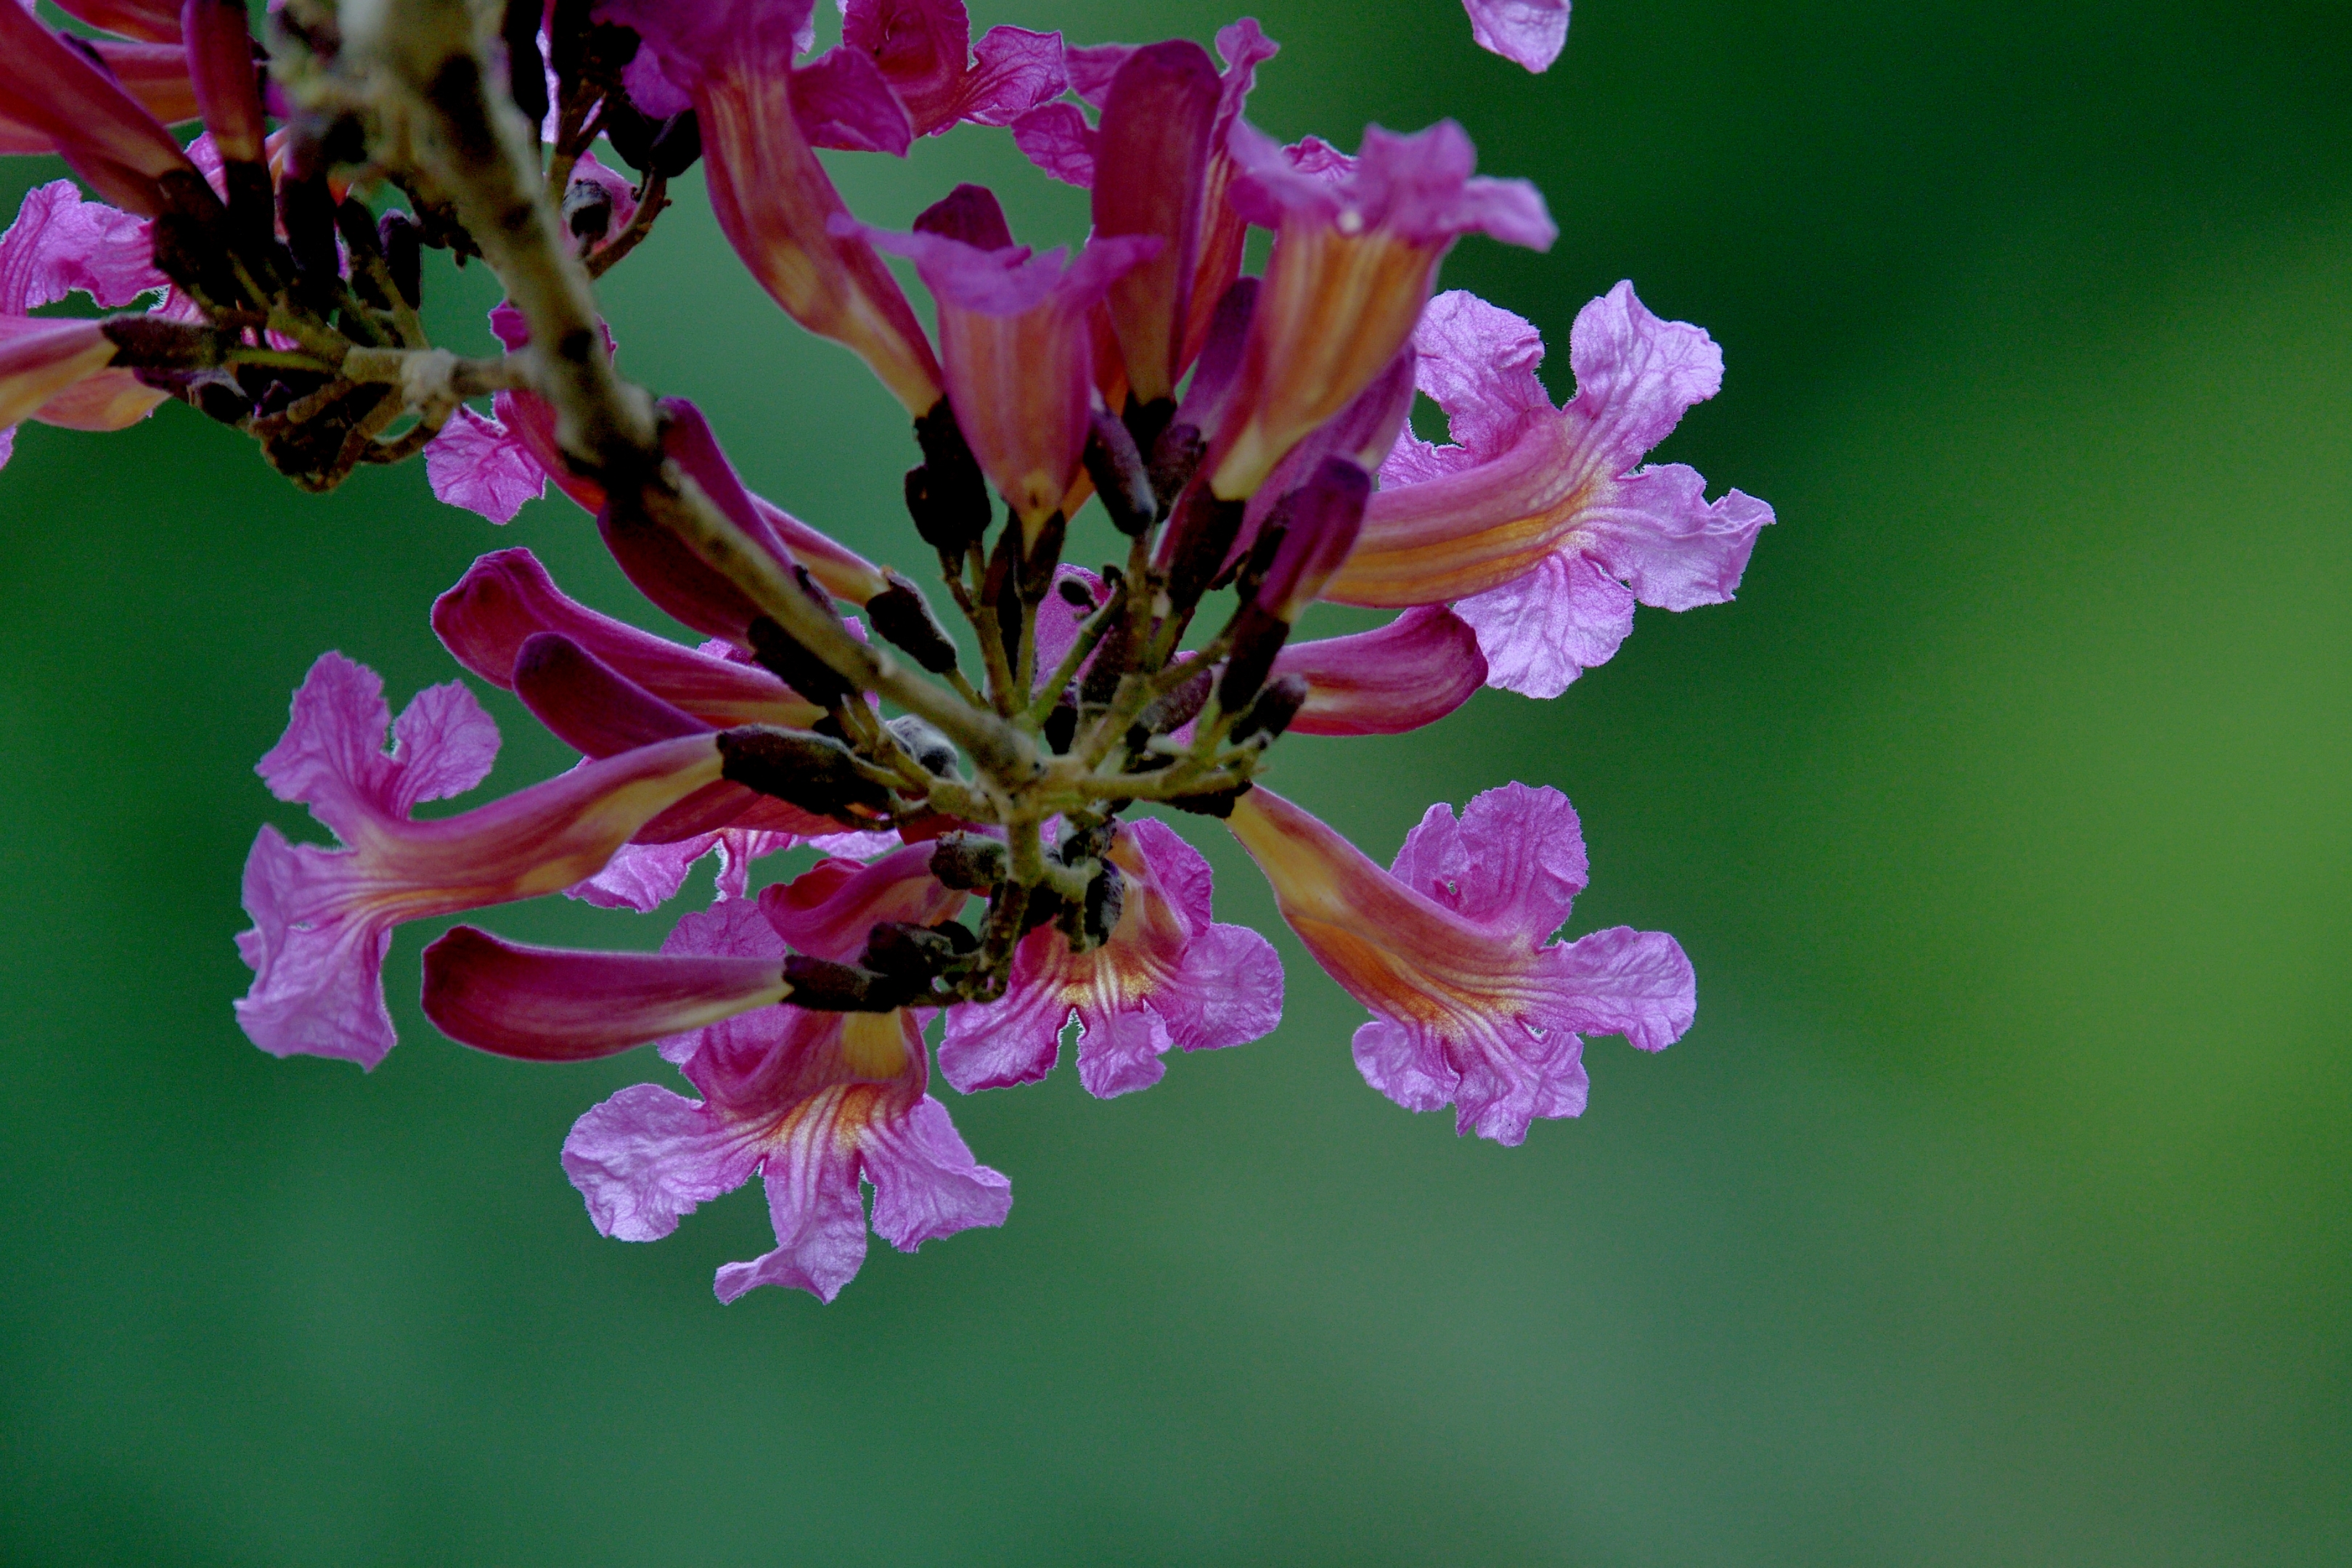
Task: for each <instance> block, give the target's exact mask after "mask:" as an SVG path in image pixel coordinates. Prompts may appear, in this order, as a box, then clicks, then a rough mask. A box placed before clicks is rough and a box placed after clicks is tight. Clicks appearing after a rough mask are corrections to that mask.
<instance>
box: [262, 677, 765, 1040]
mask: <svg viewBox="0 0 2352 1568" xmlns="http://www.w3.org/2000/svg"><path fill="white" fill-rule="evenodd" d="M390 720H391V710H389V709H388V708H387V707H386V706H385V705H384V700H383V681H382V680H381V679H378V677H377V676H376V675H375V674H374V672H373V671H372V670H369V669H366V668H362V666H360V665H357V664H354V663H352V661H351V660H349V659H347V658H343V657H342V656H341V654H333V653H330V654H324V655H321V656H320V659H319V661H318V662H317V663H316V664H314V665H313V666H311V668H310V675H309V676H308V677H306V678H305V679H304V680H303V682H302V687H301V689H300V690H299V691H297V692H296V693H295V694H294V705H293V716H292V719H291V721H290V722H289V724H288V726H287V730H286V735H285V738H284V739H282V740H281V741H279V742H278V744H277V745H276V746H275V747H273V748H272V749H271V750H270V752H269V753H268V755H267V756H265V757H263V758H262V759H261V763H260V765H259V767H258V769H257V772H259V773H260V774H261V776H262V777H263V778H264V779H265V780H267V781H268V784H269V787H270V790H271V792H272V793H273V794H275V795H277V796H278V798H279V799H280V800H299V801H302V802H304V803H306V804H307V805H309V806H310V814H311V815H312V816H315V817H317V818H318V819H319V821H320V822H321V823H323V824H325V825H326V826H328V827H329V828H330V829H331V830H332V831H333V832H334V834H335V837H337V838H339V839H341V841H342V844H343V847H341V848H336V849H328V848H324V847H320V846H317V845H310V844H304V845H293V844H289V843H288V842H287V841H286V839H285V837H284V836H283V835H281V834H280V833H279V832H278V829H277V828H275V827H264V828H263V829H262V830H261V833H260V836H259V837H257V838H256V839H255V840H254V845H253V851H252V854H251V855H250V856H248V857H247V860H246V865H245V908H246V912H247V913H248V914H250V915H251V916H252V917H253V921H254V928H253V929H252V930H251V931H245V932H243V933H242V934H240V935H239V936H238V938H237V951H238V952H240V953H241V954H242V955H243V956H244V958H245V961H246V963H247V965H248V966H249V967H251V968H252V969H253V970H254V971H255V974H254V981H253V986H252V989H251V990H250V991H248V992H247V994H246V996H245V998H244V1000H242V1001H240V1002H239V1003H238V1004H237V1005H236V1014H237V1021H238V1022H239V1023H240V1024H242V1025H243V1026H245V1031H246V1033H247V1035H248V1036H249V1037H251V1038H252V1040H253V1043H254V1044H256V1045H257V1046H259V1047H261V1048H262V1049H264V1050H266V1051H268V1052H269V1053H270V1054H271V1055H273V1056H290V1055H294V1054H297V1053H300V1054H306V1055H311V1056H329V1057H341V1058H344V1059H346V1060H350V1061H356V1062H359V1063H360V1064H361V1065H362V1066H365V1067H373V1066H374V1065H375V1064H376V1063H377V1062H379V1061H381V1060H383V1055H384V1053H385V1052H386V1051H389V1050H390V1049H391V1048H392V1047H393V1043H394V1037H393V1029H392V1017H391V1015H390V1014H389V1013H388V1012H387V1011H386V1010H385V1008H384V1004H383V980H382V976H383V956H384V952H385V951H386V950H387V948H388V947H389V946H390V944H391V941H392V928H393V927H394V926H395V925H398V924H400V923H401V922H403V921H412V920H421V919H425V918H426V917H429V916H433V915H443V914H454V913H457V912H458V911H460V910H473V909H481V908H483V907H485V906H488V905H490V904H498V903H505V902H509V901H510V900H516V899H528V898H533V897H536V896H538V895H539V894H541V893H551V892H554V891H556V890H558V889H562V888H566V887H569V886H571V885H572V883H574V882H577V881H579V880H581V879H583V878H584V877H587V876H590V875H592V874H593V873H594V872H595V871H596V870H597V869H598V868H600V867H602V866H603V865H604V862H605V860H606V859H607V858H610V856H611V855H612V853H613V851H614V850H615V849H616V848H618V847H620V846H621V845H622V844H624V843H625V842H627V840H628V838H629V837H630V836H631V835H632V834H634V833H635V832H636V831H637V829H639V828H640V827H642V826H645V824H646V822H647V821H649V820H651V819H652V818H653V817H654V816H656V815H657V814H658V813H660V812H661V811H662V810H663V809H664V808H665V807H667V806H669V805H673V804H675V803H676V802H677V801H678V800H681V799H683V798H684V797H686V796H687V795H691V794H693V793H694V792H695V791H696V790H698V789H699V788H701V787H702V786H704V785H706V784H712V783H715V782H717V781H718V779H719V766H720V763H719V748H718V745H717V743H716V742H715V740H714V738H713V737H712V736H710V735H708V734H698V735H688V736H685V737H682V738H680V739H677V740H674V741H667V742H661V743H659V744H656V745H651V746H646V747H642V748H640V749H638V750H636V751H634V752H627V753H625V754H624V755H621V756H616V757H613V758H609V759H607V760H605V761H603V762H598V763H590V764H588V765H587V766H584V767H581V768H577V769H574V770H573V771H572V772H571V773H566V774H564V775H562V777H559V778H555V779H551V780H549V781H548V782H547V783H545V784H537V785H534V786H532V787H531V788H530V789H526V790H524V791H522V792H520V794H517V795H509V796H508V797H507V798H506V799H504V800H500V801H496V802H493V803H491V804H490V805H484V806H479V807H477V808H476V809H474V810H472V811H468V812H465V813H463V814H461V815H459V816H446V817H439V818H436V819H434V820H432V821H429V822H416V821H412V820H411V819H410V816H409V813H410V812H411V811H412V810H413V809H414V808H415V806H416V805H418V804H419V803H421V802H424V801H428V800H438V799H442V798H445V797H446V796H449V795H459V794H462V793H464V792H465V791H467V790H469V789H471V788H473V787H474V785H476V784H479V783H480V782H481V780H482V778H483V776H484V775H485V774H486V773H488V772H489V768H490V763H491V762H492V761H493V760H494V759H495V758H496V756H497V754H498V728H497V726H496V725H494V724H492V723H491V722H490V720H489V717H488V715H487V714H485V713H484V712H483V711H482V710H481V709H480V707H479V706H478V704H477V703H476V702H475V700H474V699H473V697H472V696H471V695H470V694H469V693H468V692H467V690H466V689H465V688H464V687H462V686H459V685H457V684H455V683H452V684H450V685H447V686H436V687H432V688H429V689H426V690H425V691H422V692H420V693H418V694H417V697H416V699H415V700H414V701H412V702H411V703H410V704H409V705H408V708H407V710H405V711H404V712H403V713H402V714H401V716H400V721H399V723H398V724H397V725H393V724H391V723H390ZM387 729H389V730H390V731H391V733H392V735H393V737H394V740H395V741H396V742H397V749H396V750H395V751H394V752H392V753H390V754H387V753H386V752H385V751H384V739H385V733H386V731H387Z"/></svg>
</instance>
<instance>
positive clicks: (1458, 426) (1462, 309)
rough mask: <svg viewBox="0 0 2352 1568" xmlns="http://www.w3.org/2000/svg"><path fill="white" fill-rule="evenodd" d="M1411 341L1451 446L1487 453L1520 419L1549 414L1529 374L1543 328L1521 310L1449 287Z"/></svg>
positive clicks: (1419, 376)
mask: <svg viewBox="0 0 2352 1568" xmlns="http://www.w3.org/2000/svg"><path fill="white" fill-rule="evenodd" d="M1412 343H1413V347H1414V348H1416V349H1418V350H1420V351H1421V358H1420V360H1419V362H1418V363H1416V364H1415V366H1414V373H1413V374H1414V381H1415V384H1417V385H1418V386H1419V387H1420V388H1421V390H1422V391H1423V392H1425V393H1427V394H1428V395H1430V396H1431V397H1432V398H1433V399H1435V400H1436V403H1437V405H1438V406H1439V407H1440V408H1443V409H1444V411H1445V422H1446V428H1447V431H1448V432H1449V433H1450V434H1451V435H1452V436H1453V437H1454V444H1455V445H1456V446H1459V447H1463V448H1465V452H1466V454H1467V455H1468V456H1469V457H1471V458H1477V459H1484V458H1489V457H1492V456H1494V454H1495V453H1496V451H1497V450H1499V449H1500V448H1501V447H1504V446H1507V445H1508V444H1509V442H1510V440H1511V438H1512V437H1514V436H1516V435H1517V433H1518V429H1519V426H1520V425H1521V424H1522V423H1523V422H1525V421H1526V420H1528V419H1529V418H1533V417H1537V416H1548V415H1550V414H1552V413H1553V412H1554V410H1553V408H1552V403H1551V394H1550V393H1549V392H1547V391H1545V390H1544V384H1543V382H1542V381H1541V380H1540V379H1539V378H1538V376H1537V374H1536V367H1537V366H1538V365H1539V364H1541V363H1543V356H1544V345H1543V334H1542V333H1541V332H1539V331H1537V330H1536V325H1535V323H1534V322H1533V321H1528V319H1527V318H1526V317H1524V316H1519V315H1515V314H1513V313H1512V312H1511V311H1509V310H1504V309H1503V308H1502V307H1501V306H1499V305H1490V304H1488V303H1487V302H1486V300H1481V299H1480V298H1478V296H1477V295H1475V294H1473V293H1471V292H1469V291H1468V290H1467V289H1450V290H1448V291H1447V292H1445V293H1443V294H1440V295H1438V296H1437V297H1436V298H1434V299H1433V300H1430V302H1429V307H1428V309H1426V310H1423V312H1422V313H1421V324H1420V325H1419V326H1417V327H1415V328H1414V329H1413V333H1412ZM1382 477H1383V478H1384V479H1385V478H1386V477H1387V476H1386V475H1385V473H1384V474H1383V475H1382Z"/></svg>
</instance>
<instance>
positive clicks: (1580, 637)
mask: <svg viewBox="0 0 2352 1568" xmlns="http://www.w3.org/2000/svg"><path fill="white" fill-rule="evenodd" d="M1454 614H1455V615H1457V616H1461V617H1462V618H1463V620H1465V621H1466V622H1467V623H1469V625H1470V626H1471V628H1472V629H1473V630H1475V632H1476V633H1477V634H1478V647H1479V651H1480V652H1482V653H1483V654H1485V656H1486V684H1487V685H1489V686H1496V687H1500V688H1502V689H1504V690H1505V691H1517V692H1519V693H1520V694H1522V695H1523V696H1528V697H1557V696H1559V694H1560V693H1561V692H1563V691H1565V690H1567V689H1568V688H1569V684H1570V682H1571V681H1573V680H1574V679H1576V678H1577V677H1578V676H1580V675H1581V674H1583V673H1584V672H1585V671H1586V670H1588V669H1591V668H1593V667H1594V666H1595V665H1601V664H1606V663H1608V662H1609V660H1610V658H1612V656H1614V655H1615V653H1616V652H1617V647H1618V645H1619V644H1620V643H1622V642H1623V641H1624V640H1625V638H1626V637H1627V636H1628V635H1629V634H1631V633H1632V631H1633V593H1632V591H1631V590H1629V589H1627V588H1626V587H1625V586H1624V584H1621V583H1619V582H1618V581H1617V580H1616V579H1615V578H1613V577H1612V576H1610V575H1609V574H1607V573H1606V572H1603V571H1602V570H1601V567H1600V566H1599V565H1598V564H1597V563H1594V561H1593V560H1592V558H1591V557H1590V556H1587V555H1580V554H1577V555H1570V554H1553V555H1547V556H1545V557H1544V558H1543V559H1542V560H1541V561H1539V562H1538V563H1536V566H1535V569H1534V570H1533V571H1531V572H1529V573H1528V574H1526V575H1525V576H1522V577H1517V578H1514V579H1513V580H1512V581H1510V582H1508V583H1506V584H1503V585H1502V586H1501V587H1499V588H1489V589H1488V590H1486V592H1485V593H1483V594H1474V595H1471V596H1470V597H1469V598H1466V599H1463V600H1460V601H1458V602H1456V603H1455V605H1454Z"/></svg>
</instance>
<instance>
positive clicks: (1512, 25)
mask: <svg viewBox="0 0 2352 1568" xmlns="http://www.w3.org/2000/svg"><path fill="white" fill-rule="evenodd" d="M1462 5H1463V9H1465V10H1466V11H1468V12H1469V13H1470V36H1471V37H1473V38H1475V40H1477V44H1478V47H1480V48H1482V49H1484V50H1486V52H1487V53H1488V54H1492V55H1500V56H1502V57H1503V58H1505V59H1507V60H1509V61H1511V62H1513V63H1514V64H1517V65H1522V66H1525V67H1527V68H1528V69H1529V70H1531V71H1541V70H1546V69H1549V68H1550V66H1551V63H1552V61H1554V60H1556V59H1558V58H1559V51H1560V50H1561V49H1563V48H1565V47H1567V46H1568V5H1569V0H1462Z"/></svg>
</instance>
